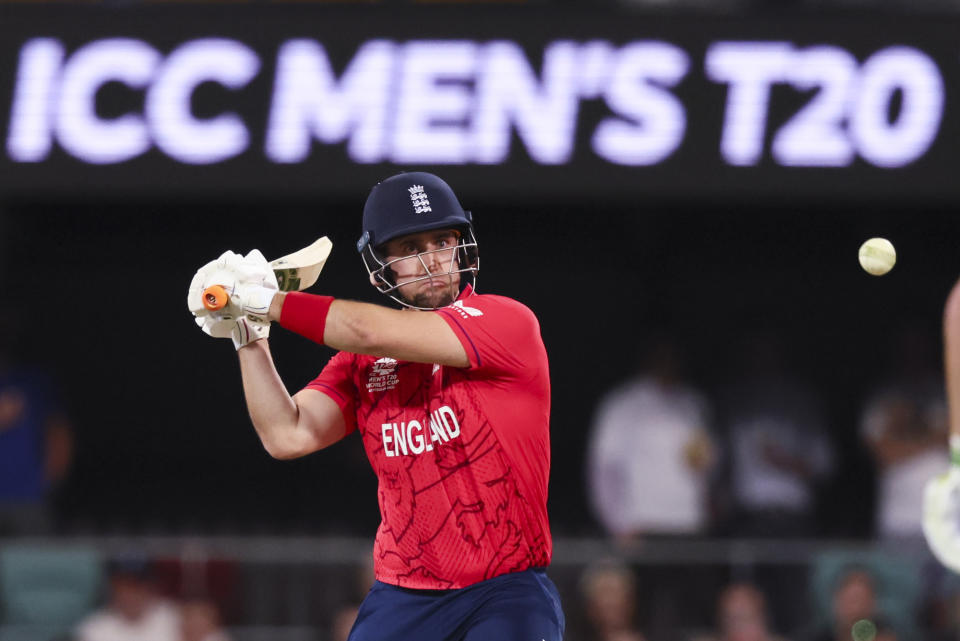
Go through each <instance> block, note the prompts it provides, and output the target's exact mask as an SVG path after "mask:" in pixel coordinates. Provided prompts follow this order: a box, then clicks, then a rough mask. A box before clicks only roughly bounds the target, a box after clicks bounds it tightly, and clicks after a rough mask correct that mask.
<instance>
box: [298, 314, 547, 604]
mask: <svg viewBox="0 0 960 641" xmlns="http://www.w3.org/2000/svg"><path fill="white" fill-rule="evenodd" d="M495 299H500V297H490V296H473V297H471V298H470V299H469V301H468V302H469V305H460V306H456V307H458V309H456V310H454V306H451V307H449V308H444V310H446V311H448V312H450V313H451V315H452V316H455V317H456V319H457V322H459V323H461V324H462V326H461V327H460V329H459V330H455V331H456V332H457V333H458V336H460V337H461V340H462V341H466V342H465V344H464V347H465V349H473V350H476V356H475V357H474V358H471V362H472V363H479V362H480V361H483V363H484V365H483V366H481V365H479V364H477V365H474V366H473V367H471V368H464V369H459V368H454V367H437V366H434V365H433V364H420V363H410V362H403V361H400V362H397V361H393V360H392V359H383V358H381V359H376V358H373V357H369V356H357V355H353V354H345V353H340V354H338V355H337V356H335V357H334V359H332V360H331V362H330V363H329V364H328V366H327V367H326V368H324V372H323V373H322V374H321V375H320V376H319V377H318V378H317V379H316V380H315V381H314V382H313V383H311V384H310V387H313V388H315V389H319V390H320V391H324V392H326V393H327V394H328V395H329V396H330V397H331V398H333V399H334V400H336V401H337V402H338V404H339V405H340V407H341V409H343V410H344V414H345V418H347V414H348V413H351V414H353V416H351V417H349V419H350V420H348V425H351V426H352V425H353V424H354V422H355V424H356V426H357V428H358V430H359V431H360V433H361V436H362V438H363V443H364V448H365V449H366V452H367V456H368V458H369V460H370V463H371V465H372V466H373V468H374V471H375V472H376V474H377V477H378V480H379V488H378V501H379V506H380V511H381V516H382V522H381V525H380V528H379V529H378V532H377V537H376V542H375V545H374V557H375V570H376V575H377V578H378V579H379V580H380V581H383V582H385V583H391V584H394V585H400V586H405V587H414V588H423V589H446V588H456V587H463V586H466V585H471V584H473V583H476V582H478V581H482V580H485V579H487V578H491V577H494V576H499V575H501V574H504V573H507V572H514V571H520V570H523V569H526V568H528V567H538V566H545V565H547V564H548V563H549V561H550V555H551V549H552V543H551V539H550V532H549V526H548V524H547V518H546V480H547V474H548V470H549V432H548V430H549V428H548V416H549V381H548V379H547V363H546V353H545V351H544V349H543V344H542V341H541V340H540V338H539V325H538V324H537V323H536V319H535V317H533V315H532V313H530V312H529V310H526V308H523V307H522V306H520V305H519V304H518V303H516V302H515V301H509V299H502V300H504V301H509V303H511V304H512V305H513V307H511V306H508V305H505V304H503V303H500V302H499V300H495ZM514 307H515V308H517V309H520V312H522V313H520V312H518V311H517V310H516V309H514ZM467 308H469V310H468V309H467ZM524 310H525V311H524ZM461 312H462V314H461ZM450 322H451V321H450V320H448V323H450ZM479 323H485V325H484V328H481V326H480V325H479ZM504 327H506V329H504ZM516 327H521V329H523V332H524V333H522V334H518V335H517V336H516V337H514V336H513V334H512V333H516V332H515V331H514V330H515V328H516ZM464 337H466V338H464ZM490 337H493V338H495V339H496V340H493V339H492V338H490ZM531 338H532V339H533V340H532V339H531ZM514 343H516V344H514ZM520 343H523V345H520ZM468 344H469V347H468V346H467V345H468ZM505 350H511V351H512V352H513V353H508V354H506V355H504V354H502V353H497V352H503V351H505ZM521 360H523V361H525V362H526V363H528V364H530V367H527V368H524V369H523V370H522V371H520V370H519V369H518V368H517V367H516V366H515V364H514V363H515V362H520V361H521ZM345 361H349V364H347V362H345ZM531 371H533V372H535V374H534V375H533V376H532V377H531V373H530V372H531ZM348 377H349V379H351V380H345V379H346V378H348ZM371 383H372V384H371ZM348 397H349V398H348Z"/></svg>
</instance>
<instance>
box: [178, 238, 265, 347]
mask: <svg viewBox="0 0 960 641" xmlns="http://www.w3.org/2000/svg"><path fill="white" fill-rule="evenodd" d="M211 285H221V286H222V287H223V288H224V289H225V290H226V292H227V295H228V297H229V298H228V301H227V305H226V306H225V307H224V308H223V309H219V310H216V311H210V310H208V309H207V308H206V307H204V305H203V298H202V296H203V291H204V290H205V289H206V288H207V287H210V286H211ZM276 293H277V277H276V275H275V274H274V273H273V268H271V267H270V263H268V262H267V259H266V258H264V257H263V254H261V253H260V252H259V251H258V250H256V249H254V250H253V251H251V252H250V253H248V254H247V255H246V256H240V255H239V254H235V253H233V252H231V251H227V252H224V253H223V254H222V255H221V256H220V257H219V258H218V259H216V260H214V261H211V262H209V263H207V264H206V265H204V266H203V267H201V268H200V269H199V270H197V273H196V274H195V275H194V277H193V281H191V283H190V289H189V291H188V292H187V308H188V309H189V310H190V311H191V312H193V315H194V316H195V317H196V319H195V320H196V323H197V325H199V326H200V328H201V329H203V331H204V332H205V333H207V334H209V335H210V336H213V337H216V338H226V337H228V336H229V337H230V338H231V339H233V344H234V347H236V348H237V349H240V348H241V347H243V346H244V345H247V344H249V343H251V342H253V341H255V340H259V339H261V338H266V337H267V336H269V335H270V321H268V320H267V314H268V312H269V311H270V303H271V302H272V301H273V297H274V295H275V294H276Z"/></svg>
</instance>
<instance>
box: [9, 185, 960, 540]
mask: <svg viewBox="0 0 960 641" xmlns="http://www.w3.org/2000/svg"><path fill="white" fill-rule="evenodd" d="M363 197H364V194H358V195H357V198H356V199H355V202H352V203H351V202H346V201H344V202H308V201H304V202H287V201H282V200H278V201H276V202H249V201H248V202H223V201H209V202H197V201H180V202H175V201H165V200H163V199H152V200H149V201H146V200H145V201H136V202H128V201H123V202H116V201H112V202H103V203H96V204H92V203H87V204H82V205H78V204H76V203H68V202H60V203H49V202H44V203H24V204H17V205H13V206H9V207H8V209H7V214H6V219H5V230H4V245H3V269H4V286H3V291H4V298H5V303H4V307H7V306H8V305H9V306H10V307H8V309H14V310H16V311H17V312H19V315H20V318H21V319H22V320H23V321H24V322H23V323H22V327H21V329H22V330H23V331H22V335H21V336H20V338H19V339H18V341H17V346H18V348H19V351H20V353H21V354H22V356H24V357H25V358H26V359H27V360H29V361H32V362H34V363H37V364H40V365H43V366H45V367H46V368H47V369H49V370H50V371H51V372H53V373H54V374H55V376H56V378H57V379H58V382H59V384H60V386H61V389H62V392H63V395H64V398H65V399H66V404H67V407H68V409H69V413H70V415H71V416H72V418H73V420H74V422H75V424H76V426H77V437H78V458H77V464H76V468H75V471H74V474H73V478H72V483H70V484H69V485H68V486H67V487H66V489H65V491H64V492H63V493H62V495H61V497H60V499H61V500H60V503H61V508H62V509H63V511H64V513H65V514H66V516H67V520H68V522H69V526H70V527H71V528H72V529H80V530H89V531H93V532H104V531H106V532H111V531H122V532H140V531H162V532H181V531H190V530H192V529H199V530H201V531H211V532H218V531H224V532H226V531H229V532H236V531H239V532H281V533H282V532H297V531H311V532H312V531H319V532H343V533H350V532H353V533H363V534H366V533H369V532H370V531H371V530H372V528H374V527H375V525H376V523H377V510H376V503H375V499H374V496H375V492H374V487H375V479H374V477H373V475H372V473H371V472H370V471H369V468H368V467H367V464H366V463H365V461H364V458H363V452H362V449H361V447H360V443H359V439H357V438H356V436H355V435H353V436H351V437H350V438H349V439H347V441H346V442H344V443H341V444H338V445H337V446H335V447H334V449H332V450H328V451H325V452H320V453H317V454H314V455H312V456H310V457H307V458H306V459H303V460H299V461H293V462H278V461H273V460H272V459H270V458H269V457H268V456H267V455H266V454H265V453H264V452H263V450H262V449H261V447H260V445H259V442H258V440H257V437H256V435H255V432H254V430H253V428H252V426H251V425H250V423H249V419H248V418H247V416H246V413H245V409H244V405H243V400H242V393H241V388H240V378H239V368H238V366H237V363H236V357H235V356H234V354H233V350H232V346H231V345H230V343H229V341H222V340H221V341H214V340H212V339H210V338H209V337H207V336H205V335H204V334H203V333H202V332H200V330H199V329H198V328H197V327H195V326H194V325H193V323H192V318H191V317H190V315H189V312H187V310H186V307H185V294H186V285H187V284H188V283H189V280H190V278H191V276H192V274H193V271H194V270H195V268H196V266H198V265H201V264H203V263H204V262H205V261H207V260H209V259H211V258H213V257H215V256H216V255H219V253H220V252H222V251H223V250H225V249H227V248H232V249H235V250H237V251H244V252H245V251H248V250H249V249H251V248H253V247H254V246H256V247H258V248H260V249H261V250H262V251H263V252H264V253H265V254H266V255H267V256H268V257H274V256H277V255H282V254H285V253H288V252H290V251H292V250H294V249H297V248H299V247H301V246H303V245H305V244H307V243H308V242H309V241H310V240H312V239H313V238H314V237H316V236H318V235H322V234H326V235H329V236H330V238H331V239H332V240H333V241H334V247H335V248H334V252H333V254H332V256H331V259H330V261H329V263H328V266H327V268H326V270H325V271H324V273H323V275H322V277H321V280H320V282H319V283H318V285H317V286H315V287H314V288H313V291H318V292H323V293H328V294H332V295H335V296H341V297H350V298H357V299H362V300H376V298H375V296H377V294H376V292H373V290H372V289H370V290H369V291H368V288H367V286H366V284H365V282H366V281H365V272H364V271H363V267H362V264H361V262H360V260H359V257H358V256H357V255H356V253H355V251H354V249H353V243H354V241H355V239H356V237H357V236H358V229H359V216H360V211H361V205H362V200H363ZM465 204H466V206H468V207H472V208H473V210H474V212H475V216H476V220H477V233H478V237H479V242H480V247H481V256H482V261H481V264H482V269H481V273H480V278H479V283H478V284H479V287H480V290H481V291H485V292H496V293H501V294H505V295H508V296H514V297H516V298H519V299H520V300H522V301H524V302H525V303H526V304H528V305H529V306H530V307H531V308H532V309H533V310H534V311H535V312H536V313H537V315H538V316H539V318H540V321H541V327H542V331H543V337H544V341H545V343H546V346H547V349H548V353H549V355H550V364H551V375H552V381H553V417H552V435H553V456H554V459H553V461H554V462H553V466H554V467H553V470H554V472H553V475H552V481H551V514H552V520H553V524H554V528H555V530H556V531H557V532H558V533H565V534H581V533H597V532H598V531H597V529H596V526H595V525H594V522H593V521H592V519H591V516H590V515H589V511H588V508H587V505H586V501H585V492H584V483H583V479H584V476H583V469H582V464H583V452H584V447H585V444H586V440H587V435H588V430H589V426H590V421H591V414H592V411H593V408H594V405H595V403H596V402H597V400H598V398H599V397H600V396H601V395H602V393H603V392H604V391H606V390H607V389H609V388H610V387H611V386H612V385H614V384H616V383H617V382H618V381H620V380H622V379H623V378H624V377H625V376H628V375H630V374H631V373H634V372H635V371H636V370H637V368H638V360H637V359H638V352H639V349H640V346H641V345H642V344H643V340H644V338H645V336H646V335H649V333H650V332H651V331H654V330H656V331H660V330H666V331H668V332H669V333H671V334H673V335H675V336H676V337H677V338H678V339H679V340H680V341H681V344H682V345H683V346H684V348H685V351H686V354H687V362H688V373H689V375H690V377H691V379H692V380H693V381H694V382H696V383H697V384H699V385H700V386H701V387H702V388H704V389H705V390H706V391H708V392H711V391H714V390H716V389H719V388H720V387H721V386H722V385H723V383H724V382H725V381H726V380H728V379H729V378H730V377H731V376H734V375H736V373H737V372H738V371H739V370H738V368H739V367H740V365H739V356H740V352H739V346H740V345H741V344H742V340H743V339H744V338H745V337H746V336H748V335H750V333H752V332H754V331H757V330H762V329H773V330H774V331H776V332H778V333H780V334H781V335H782V336H783V337H784V338H785V339H786V342H787V344H788V345H789V352H790V356H791V359H790V361H791V363H792V369H794V370H795V371H796V372H797V373H798V374H800V375H802V377H803V378H805V379H807V380H808V381H810V382H811V383H812V384H813V385H815V387H816V389H817V390H818V391H819V392H820V393H821V394H822V395H823V397H824V400H825V402H826V405H827V409H828V419H829V427H830V429H831V433H832V435H833V437H834V439H835V441H836V442H837V444H838V445H839V446H840V448H841V459H840V460H841V463H840V465H839V472H838V476H837V477H836V478H835V479H833V481H832V483H831V485H830V486H829V487H827V488H825V491H824V493H823V494H824V495H823V500H822V518H821V523H822V526H823V530H824V533H825V534H831V535H835V536H866V535H867V534H869V532H870V525H871V518H872V517H871V515H872V511H871V510H872V503H871V502H872V487H873V481H872V470H871V468H870V465H869V463H868V462H867V460H866V458H865V457H864V455H863V453H862V451H861V450H860V444H859V442H858V440H857V429H858V414H859V411H860V409H861V407H862V403H863V401H864V395H865V394H867V393H868V391H869V390H871V389H872V388H873V387H874V386H875V385H876V384H877V383H878V382H879V381H881V380H882V379H883V378H884V377H885V376H886V375H887V374H888V373H889V370H890V369H891V367H892V366H893V364H894V360H895V336H896V335H897V333H898V332H899V331H900V330H901V329H902V328H904V327H908V326H919V327H921V328H922V330H923V331H924V332H925V333H926V335H927V336H928V338H929V339H930V340H931V341H933V342H935V343H936V342H937V341H939V336H938V331H939V321H940V312H941V309H942V305H943V302H944V299H945V297H946V294H947V292H948V291H949V289H950V287H951V285H952V283H953V281H954V278H955V276H956V274H957V263H958V260H960V257H958V255H957V251H956V247H955V244H956V241H955V234H956V227H957V223H956V218H955V214H954V213H953V211H952V209H951V207H949V206H946V205H944V206H931V205H926V204H924V203H922V202H919V203H913V204H910V203H880V202H874V203H866V202H859V203H855V204H854V203H851V204H847V205H837V204H833V203H829V202H822V203H818V202H807V203H796V204H793V205H789V204H786V203H749V202H727V203H717V202H706V201H704V202H696V201H692V200H687V201H680V202H667V201H662V202H660V201H653V200H646V201H644V200H640V201H638V202H636V203H633V204H627V203H622V202H621V203H610V202H605V203H602V204H601V205H600V206H598V207H596V208H590V207H583V206H571V205H565V204H563V203H560V202H555V203H543V204H541V205H539V206H525V207H513V206H509V205H505V204H502V203H494V204H485V203H484V202H482V201H476V202H470V201H466V202H465ZM874 235H882V236H886V237H887V238H890V239H891V240H892V241H893V242H894V243H895V245H896V247H897V250H898V253H899V262H898V264H897V266H896V268H895V269H894V270H893V271H892V272H891V273H890V274H888V275H887V276H884V277H882V278H876V277H872V276H869V275H867V274H866V273H864V272H863V271H862V270H861V269H860V267H859V266H858V264H857V259H856V253H857V248H858V247H859V244H860V243H861V242H862V241H863V240H864V239H866V238H867V237H870V236H874ZM11 335H12V334H7V337H8V338H9V337H10V336H11ZM271 345H272V349H273V352H274V355H275V359H276V361H277V364H278V368H279V370H280V372H281V375H282V376H283V378H284V380H285V381H286V382H287V385H288V387H289V388H290V389H291V390H292V391H295V390H297V389H299V388H300V386H302V385H303V384H305V383H306V382H307V381H309V380H310V379H311V378H312V377H313V376H314V375H315V374H316V373H317V372H318V371H319V370H320V369H321V367H322V366H323V364H324V363H325V362H326V359H327V358H328V357H329V355H330V352H329V350H328V349H327V348H324V347H319V346H316V345H314V344H311V343H309V342H307V341H306V340H304V339H302V338H300V337H298V336H296V335H292V334H290V333H288V332H286V331H285V330H283V329H282V328H279V327H275V328H274V330H273V332H272V335H271Z"/></svg>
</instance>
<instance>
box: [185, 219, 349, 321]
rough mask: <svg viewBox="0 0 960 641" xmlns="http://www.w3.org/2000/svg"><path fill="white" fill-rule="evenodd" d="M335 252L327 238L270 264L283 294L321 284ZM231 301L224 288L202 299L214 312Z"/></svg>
mask: <svg viewBox="0 0 960 641" xmlns="http://www.w3.org/2000/svg"><path fill="white" fill-rule="evenodd" d="M332 249H333V243H332V242H330V239H329V238H327V237H326V236H324V237H323V238H318V239H317V240H316V241H314V242H313V243H312V244H310V245H308V246H306V247H304V248H303V249H301V250H299V251H295V252H293V253H292V254H288V255H287V256H281V257H280V258H278V259H276V260H272V261H270V266H271V267H272V268H273V273H274V274H276V276H277V285H278V286H279V287H280V291H282V292H299V291H302V290H304V289H306V288H307V287H310V286H311V285H313V284H314V283H315V282H317V278H318V277H319V276H320V272H321V271H322V270H323V266H324V265H325V264H326V262H327V257H328V256H330V251H331V250H332ZM229 298H230V297H229V295H228V294H227V290H226V289H224V287H223V286H222V285H211V286H210V287H207V288H206V289H205V290H203V295H202V296H201V299H202V300H203V306H204V307H206V308H207V309H208V310H210V311H211V312H215V311H217V310H218V309H223V308H224V307H225V306H226V305H227V301H228V300H229Z"/></svg>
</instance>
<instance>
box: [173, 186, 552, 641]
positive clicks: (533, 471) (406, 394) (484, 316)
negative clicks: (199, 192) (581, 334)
mask: <svg viewBox="0 0 960 641" xmlns="http://www.w3.org/2000/svg"><path fill="white" fill-rule="evenodd" d="M357 248H358V249H359V251H360V254H361V257H362V259H363V262H364V264H365V265H366V267H367V271H368V277H369V281H370V283H371V284H372V285H373V286H374V287H376V288H377V289H378V290H379V291H380V292H382V293H383V294H385V295H387V296H389V297H390V298H392V299H393V300H394V301H396V302H397V303H399V304H400V306H401V308H400V309H393V308H389V307H385V306H380V305H371V304H366V303H360V302H354V301H349V300H342V299H334V298H332V297H330V296H318V295H313V294H306V293H302V292H289V293H285V292H282V291H278V287H277V281H276V278H275V275H274V274H273V272H272V270H271V268H270V265H269V264H268V263H267V261H266V260H265V259H264V257H263V256H262V255H261V254H260V252H258V251H256V250H254V251H252V252H250V253H249V254H247V255H246V256H240V255H238V254H234V253H232V252H227V253H225V254H223V255H222V256H221V257H220V258H219V259H217V260H214V261H212V262H210V263H208V264H207V265H205V266H204V267H202V268H201V269H200V270H199V271H198V272H197V274H196V276H195V277H194V280H193V283H192V284H191V287H190V293H189V295H188V307H189V308H190V309H191V311H192V312H194V314H195V315H196V317H197V323H198V324H199V325H200V326H201V327H202V329H203V330H204V331H205V332H206V333H207V334H210V335H211V336H215V337H230V338H232V339H233V343H234V346H235V347H236V348H237V355H238V357H239V360H240V370H241V373H242V378H243V390H244V394H245V397H246V403H247V408H248V410H249V412H250V417H251V419H252V421H253V425H254V427H255V428H256V430H257V434H258V435H259V436H260V439H261V441H262V442H263V446H264V448H265V449H266V450H267V451H268V452H269V453H270V454H271V455H272V456H273V457H275V458H278V459H291V458H296V457H300V456H305V455H307V454H310V453H312V452H315V451H317V450H320V449H323V448H325V447H328V446H330V445H332V444H333V443H336V442H337V441H339V440H340V439H342V438H344V437H345V436H347V435H348V434H350V433H351V432H354V431H357V432H359V433H360V436H361V438H362V439H363V445H364V448H365V450H366V454H367V458H368V459H369V461H370V465H371V466H372V467H373V470H374V472H375V473H376V475H377V478H378V485H379V489H378V497H377V498H378V501H379V506H380V514H381V523H380V527H379V528H378V530H377V534H376V540H375V543H374V549H373V552H374V569H375V574H376V582H375V583H374V585H373V587H372V588H371V589H370V592H369V593H368V594H367V597H366V598H365V600H364V602H363V604H362V606H361V607H360V611H359V613H358V615H357V620H356V622H355V624H354V626H353V630H352V632H351V633H350V637H349V638H350V640H351V641H368V640H370V641H374V640H375V641H393V640H395V641H401V640H402V641H448V640H449V641H454V640H458V641H459V640H463V641H489V640H494V639H495V640H498V641H501V640H502V641H561V639H562V638H563V630H564V615H563V611H562V609H561V606H560V599H559V595H558V593H557V590H556V587H555V586H554V584H553V583H552V582H551V581H550V579H549V578H548V577H547V575H546V573H545V567H546V566H547V565H548V564H549V563H550V558H551V553H552V539H551V536H550V526H549V522H548V519H547V480H548V476H549V472H550V433H549V419H550V380H549V373H548V365H547V355H546V351H545V349H544V345H543V341H542V339H541V337H540V326H539V323H538V321H537V318H536V317H535V316H534V314H533V313H532V312H531V311H530V309H528V308H527V307H525V306H524V305H522V304H521V303H519V302H517V301H515V300H512V299H510V298H506V297H503V296H495V295H492V294H479V293H477V292H476V290H475V284H476V274H477V271H478V268H479V255H478V250H477V241H476V238H475V236H474V232H473V225H472V217H471V215H470V213H469V212H467V211H464V209H463V208H462V207H461V205H460V203H459V202H458V200H457V198H456V196H455V195H454V193H453V191H452V190H451V188H450V187H449V186H448V185H447V183H445V182H444V181H443V180H441V179H440V178H438V177H437V176H434V175H432V174H428V173H422V172H411V173H402V174H399V175H396V176H393V177H391V178H388V179H386V180H384V181H383V182H381V183H379V184H377V185H376V186H375V187H374V188H373V189H372V191H371V192H370V195H369V197H368V198H367V201H366V204H365V206H364V210H363V230H362V236H361V238H360V241H359V242H358V244H357ZM212 285H222V286H223V287H224V288H225V289H226V290H227V292H228V293H229V301H230V302H229V304H228V305H227V307H225V308H224V309H222V310H219V311H207V310H206V309H204V307H203V305H202V303H201V300H200V295H201V292H203V290H204V289H205V288H207V287H209V286H212ZM274 321H276V322H278V323H279V324H280V325H281V326H283V327H284V328H286V329H288V330H290V331H292V332H295V333H297V334H300V335H301V336H303V337H304V338H307V339H309V340H312V341H314V342H316V343H320V344H323V345H329V346H330V347H332V348H334V349H336V350H340V351H339V352H338V353H337V354H336V355H335V356H334V357H333V358H331V359H330V361H329V362H328V363H327V364H326V366H325V367H324V368H323V370H322V371H321V372H320V374H319V375H318V376H317V377H316V378H315V379H314V380H313V381H312V382H310V383H309V384H308V385H307V386H306V387H305V388H304V389H302V390H300V391H299V392H297V393H296V394H294V395H293V396H290V395H289V393H288V392H287V390H286V388H285V386H284V384H283V382H282V381H281V379H280V376H279V374H278V373H277V370H276V368H275V366H274V363H273V359H272V357H271V354H270V348H269V345H268V342H267V340H266V339H267V336H268V334H269V331H270V324H271V322H274Z"/></svg>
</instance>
